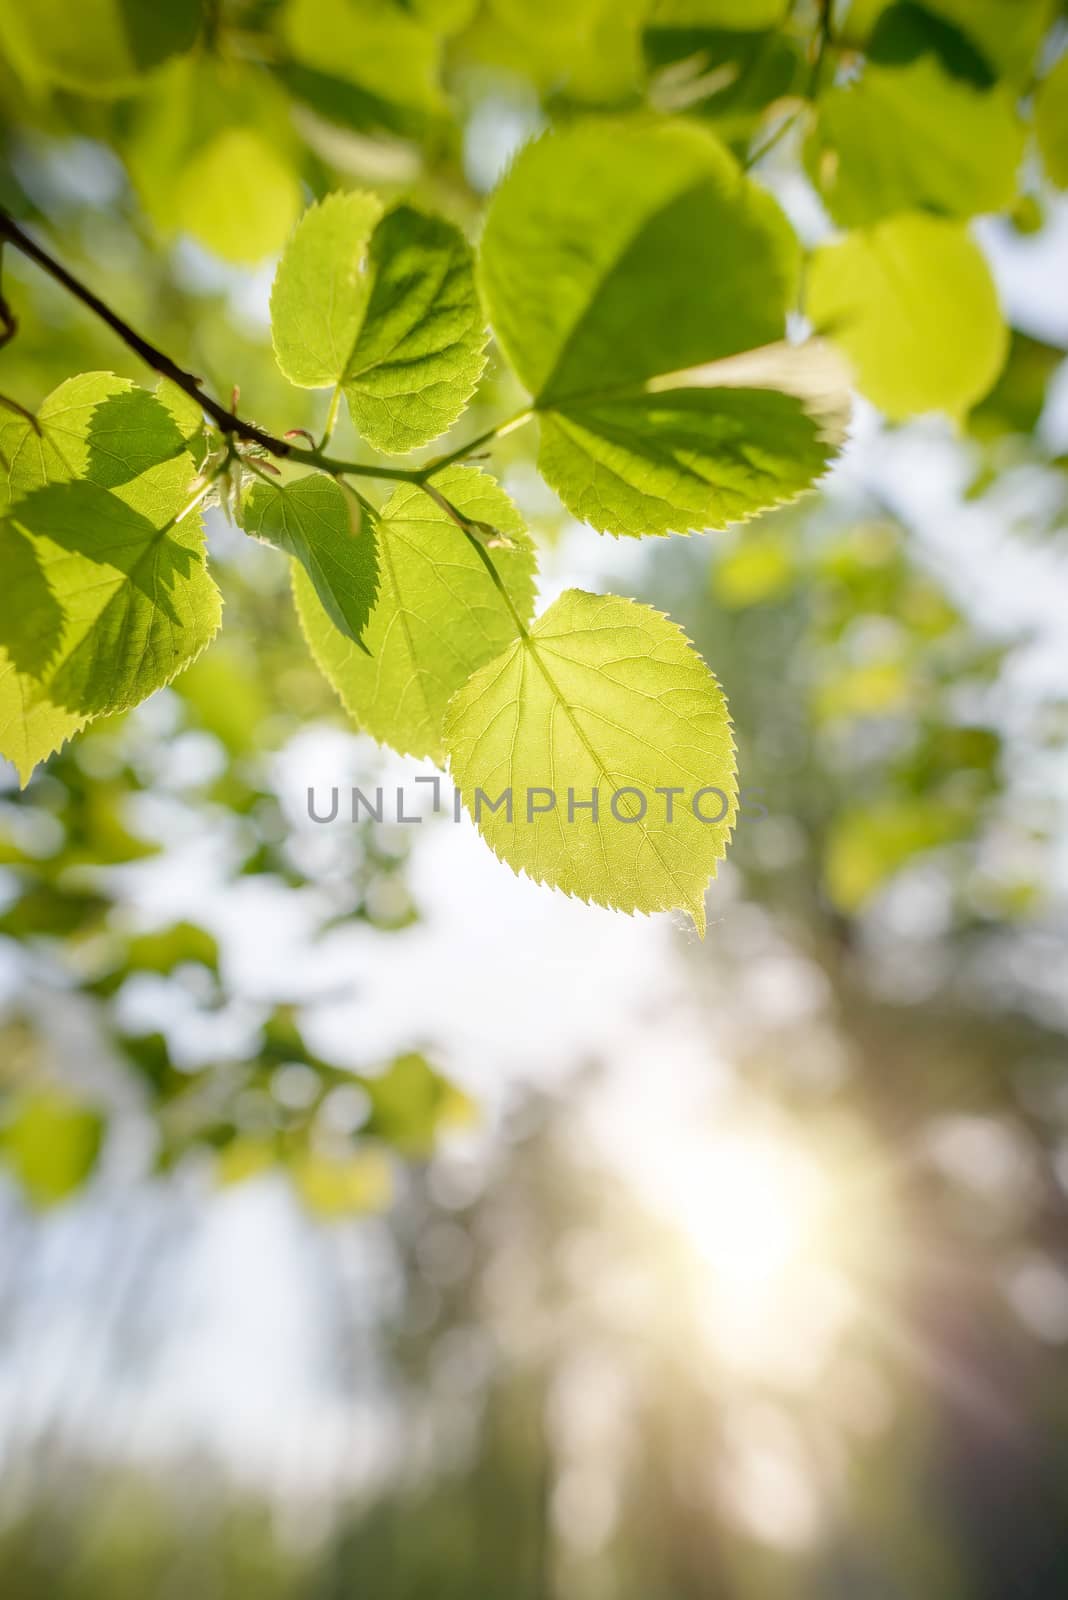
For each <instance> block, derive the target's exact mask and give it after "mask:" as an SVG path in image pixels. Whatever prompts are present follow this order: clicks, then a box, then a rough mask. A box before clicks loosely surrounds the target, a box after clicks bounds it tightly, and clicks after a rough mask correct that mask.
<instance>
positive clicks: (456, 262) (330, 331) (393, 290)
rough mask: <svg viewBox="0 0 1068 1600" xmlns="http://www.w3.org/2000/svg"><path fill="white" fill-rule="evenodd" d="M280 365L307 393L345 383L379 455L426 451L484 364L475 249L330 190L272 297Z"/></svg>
mask: <svg viewBox="0 0 1068 1600" xmlns="http://www.w3.org/2000/svg"><path fill="white" fill-rule="evenodd" d="M271 320H272V325H273V328H274V343H275V351H276V353H277V356H278V364H279V366H280V367H281V368H282V371H283V372H284V373H285V375H286V376H287V377H288V378H289V379H290V380H291V381H292V382H294V383H298V384H300V385H301V386H302V387H305V388H319V387H324V386H326V385H328V384H336V385H340V386H341V388H342V389H343V390H344V393H345V397H346V399H347V400H348V404H349V409H350V411H351V413H352V419H353V423H354V425H355V426H356V428H357V430H358V432H360V433H361V434H362V435H363V437H364V438H365V439H367V441H368V442H369V443H370V444H372V445H374V446H375V447H376V448H377V449H380V450H389V451H392V452H393V453H395V454H396V453H403V452H405V451H408V450H413V449H415V448H416V447H417V446H419V445H423V444H427V443H429V442H430V440H431V439H434V438H437V436H438V435H439V434H441V433H444V432H445V431H446V429H448V428H449V427H451V425H452V424H453V423H454V422H455V421H456V419H457V417H458V416H459V415H460V413H461V412H462V411H463V409H464V407H465V406H466V405H467V402H468V400H469V399H470V398H471V395H472V394H473V393H474V390H475V387H476V385H477V383H478V380H479V378H480V376H481V374H482V369H483V366H484V365H485V355H484V348H485V343H486V332H485V327H484V325H483V320H482V313H481V309H480V307H479V304H478V296H477V294H476V292H475V282H474V273H473V270H472V264H471V253H470V250H469V249H468V246H467V243H466V241H465V240H464V238H463V235H462V234H461V233H460V232H459V230H458V229H457V228H454V227H453V226H452V224H451V223H448V222H445V221H443V220H442V219H441V218H439V217H428V216H424V215H422V213H420V212H418V211H415V210H413V209H412V208H411V207H410V206H398V207H397V208H396V209H395V210H393V211H390V212H388V213H387V214H386V215H385V216H384V217H383V216H381V207H380V205H379V202H378V201H377V200H376V199H375V197H374V196H372V195H364V194H358V193H356V194H345V195H330V196H328V197H327V199H326V200H324V201H322V202H321V203H320V204H319V205H318V206H314V207H312V209H311V210H310V211H308V212H307V213H306V214H305V216H304V218H303V219H302V221H301V224H300V227H299V228H298V229H297V232H296V234H295V235H294V237H293V239H292V240H291V241H290V244H289V247H288V248H287V250H286V253H285V255H284V256H283V258H282V261H281V263H280V265H279V268H278V274H277V277H276V279H275V284H274V290H273V292H272V295H271Z"/></svg>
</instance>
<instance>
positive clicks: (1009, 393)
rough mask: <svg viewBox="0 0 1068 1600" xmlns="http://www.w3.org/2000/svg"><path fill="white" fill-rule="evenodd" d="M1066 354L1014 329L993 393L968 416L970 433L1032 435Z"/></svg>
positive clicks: (986, 436) (982, 436)
mask: <svg viewBox="0 0 1068 1600" xmlns="http://www.w3.org/2000/svg"><path fill="white" fill-rule="evenodd" d="M1066 353H1068V352H1065V351H1064V350H1062V349H1061V348H1060V346H1059V345H1053V344H1046V342H1045V341H1044V340H1042V339H1035V338H1032V336H1031V335H1030V334H1029V333H1021V332H1020V330H1019V328H1013V330H1012V334H1011V337H1010V341H1009V354H1008V359H1007V360H1006V362H1005V365H1004V367H1003V368H1002V370H1001V375H1000V377H999V378H998V381H997V383H995V385H994V387H993V388H992V389H991V391H990V393H989V394H988V395H986V396H985V398H984V399H982V400H980V402H979V404H978V405H977V406H975V407H974V408H973V409H972V411H970V412H969V414H968V432H969V433H971V434H973V435H974V437H975V438H977V439H997V438H1000V437H1001V436H1002V435H1003V434H1006V433H1022V434H1029V433H1032V432H1033V431H1034V429H1035V428H1036V427H1037V426H1038V420H1039V418H1040V417H1041V415H1042V411H1043V409H1044V407H1045V404H1046V391H1047V389H1048V387H1049V381H1050V379H1051V378H1052V377H1053V374H1054V373H1055V372H1056V371H1057V369H1058V367H1059V366H1060V365H1061V363H1062V362H1063V360H1064V358H1065V354H1066Z"/></svg>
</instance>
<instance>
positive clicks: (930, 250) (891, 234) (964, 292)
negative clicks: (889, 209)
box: [807, 213, 1008, 421]
mask: <svg viewBox="0 0 1068 1600" xmlns="http://www.w3.org/2000/svg"><path fill="white" fill-rule="evenodd" d="M807 309H808V313H809V316H810V317H811V318H812V321H813V323H814V324H815V326H816V328H817V329H818V330H819V331H821V332H823V333H825V334H826V335H827V336H828V337H829V338H831V339H833V340H834V341H835V342H836V343H837V344H839V345H840V346H841V348H842V349H843V350H844V351H845V353H846V355H847V356H848V357H849V358H850V360H851V361H852V363H853V366H854V369H855V373H856V382H857V387H858V388H859V389H860V390H861V392H862V393H863V394H865V395H867V396H868V398H869V399H870V400H872V401H874V403H875V404H876V405H877V406H879V407H880V408H881V410H883V411H884V412H885V413H886V415H887V416H888V417H889V418H891V419H892V420H894V421H898V420H900V419H901V418H903V417H907V416H912V415H914V414H916V413H918V412H922V411H935V410H942V411H947V412H948V413H949V414H950V415H951V416H955V417H956V416H961V415H962V414H963V413H964V412H966V411H967V410H968V409H969V408H970V407H971V406H972V405H974V404H975V402H976V401H977V400H979V399H980V398H981V397H982V396H983V395H984V394H986V392H987V391H988V389H989V388H990V387H991V385H992V384H993V382H994V379H995V378H996V377H997V375H998V372H999V371H1000V369H1001V366H1002V363H1003V362H1004V360H1005V355H1006V351H1007V347H1008V334H1007V330H1006V328H1005V324H1004V322H1003V321H1002V317H1001V311H1000V308H999V306H998V297H997V290H996V288H995V286H994V280H993V278H992V277H991V274H990V269H989V267H988V266H987V264H986V261H985V260H984V258H983V255H982V252H981V251H980V249H979V247H978V245H976V244H975V242H974V241H973V240H972V239H971V238H970V237H969V235H968V234H967V232H966V231H965V230H964V228H962V227H961V226H960V225H959V224H957V223H954V222H950V221H947V220H944V219H943V218H940V217H930V216H925V215H923V214H921V213H903V214H902V215H900V216H896V217H890V218H888V219H887V220H886V221H885V222H880V223H877V224H876V226H875V227H873V228H869V229H864V230H861V231H859V232H857V233H851V234H850V235H849V236H848V237H847V238H845V239H842V240H840V241H839V242H837V243H835V244H830V245H825V246H822V247H821V248H820V249H818V250H817V251H816V252H815V255H814V256H813V258H812V263H811V266H810V269H809V278H808V305H807Z"/></svg>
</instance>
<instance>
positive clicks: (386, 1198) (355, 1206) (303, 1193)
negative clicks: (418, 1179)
mask: <svg viewBox="0 0 1068 1600" xmlns="http://www.w3.org/2000/svg"><path fill="white" fill-rule="evenodd" d="M289 1175H290V1178H291V1179H292V1182H293V1187H294V1188H295V1189H296V1191H297V1194H298V1195H299V1196H300V1198H301V1200H302V1201H303V1203H304V1204H305V1205H306V1206H307V1208H308V1210H309V1211H310V1212H311V1213H312V1215H313V1216H316V1217H319V1218H321V1219H322V1220H323V1221H327V1222H329V1221H338V1220H341V1219H343V1218H345V1217H352V1216H362V1215H365V1214H366V1213H368V1212H375V1211H384V1210H385V1209H386V1207H387V1206H388V1205H389V1203H390V1201H391V1200H392V1199H393V1188H394V1178H393V1163H392V1161H391V1160H390V1158H389V1156H388V1154H387V1153H386V1152H385V1151H384V1150H375V1149H366V1150H354V1151H352V1152H346V1153H345V1154H343V1155H326V1154H320V1153H319V1152H317V1151H314V1150H303V1151H301V1152H300V1153H299V1154H297V1155H295V1156H294V1157H293V1158H292V1159H291V1160H290V1162H289Z"/></svg>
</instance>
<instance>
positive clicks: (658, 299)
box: [480, 121, 835, 534]
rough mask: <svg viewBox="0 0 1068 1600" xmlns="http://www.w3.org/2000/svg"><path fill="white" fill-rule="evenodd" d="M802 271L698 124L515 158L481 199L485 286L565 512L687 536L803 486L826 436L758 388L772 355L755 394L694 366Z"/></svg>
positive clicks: (795, 403) (718, 354) (772, 211)
mask: <svg viewBox="0 0 1068 1600" xmlns="http://www.w3.org/2000/svg"><path fill="white" fill-rule="evenodd" d="M797 266H798V255H797V244H796V240H795V239H794V236H793V234H792V232H791V230H790V228H789V225H788V223H787V222H786V219H785V217H784V216H783V214H782V212H781V211H780V210H779V208H778V206H777V205H776V203H775V202H774V201H773V200H772V199H771V197H770V196H769V195H768V194H766V193H765V192H764V191H763V190H761V189H759V188H757V186H756V185H755V184H753V183H751V182H750V181H749V180H748V179H747V178H745V176H744V175H743V174H742V172H741V171H740V169H739V168H738V166H737V164H736V162H735V161H734V159H733V157H731V155H730V154H729V153H728V152H727V150H726V149H725V148H724V147H723V146H722V145H721V144H719V142H718V141H717V140H716V139H714V138H713V137H712V136H711V135H710V134H709V133H707V132H706V131H705V130H704V129H703V128H699V127H696V126H694V125H692V124H683V123H660V124H649V123H646V122H623V121H620V122H616V123H604V124H599V125H597V126H592V125H588V124H587V125H580V126H578V127H575V128H572V129H570V130H568V131H567V132H565V133H561V134H550V135H547V136H546V137H544V138H542V139H539V140H537V141H536V142H535V143H533V144H531V145H529V146H528V147H527V148H526V149H525V150H524V151H523V152H522V154H521V155H520V156H519V157H518V159H517V161H516V162H515V165H514V166H513V168H512V169H511V171H510V173H509V174H508V176H507V178H506V179H505V180H504V182H503V183H502V185H501V187H500V188H499V190H498V191H497V193H496V195H495V196H494V199H493V201H492V203H491V205H490V210H489V215H488V217H487V222H486V229H485V233H484V235H483V240H482V249H481V253H480V269H481V276H482V286H483V291H484V297H485V300H486V304H487V307H488V310H489V313H490V320H491V322H492V323H493V326H494V330H495V332H496V334H497V337H498V340H499V341H500V343H501V345H502V347H503V349H504V351H505V353H506V354H507V356H508V358H509V360H510V361H511V363H512V365H513V366H514V367H515V370H516V372H517V373H518V375H519V377H520V378H521V379H522V381H523V382H524V383H525V384H526V386H527V388H528V389H530V391H531V393H532V395H533V396H534V406H535V409H536V410H537V412H538V414H539V416H540V418H541V420H542V448H541V455H540V458H539V464H540V466H541V468H542V471H543V472H544V474H545V476H546V478H547V479H548V481H549V482H550V483H551V484H552V486H553V488H554V489H556V491H557V492H558V493H559V495H560V496H561V498H562V499H563V501H564V503H565V505H566V506H567V507H568V509H569V510H570V511H572V512H574V514H575V515H576V516H580V517H583V518H586V519H588V520H589V521H591V522H592V523H593V524H594V526H595V527H597V528H600V529H601V530H602V531H606V532H613V533H631V534H640V533H667V532H672V531H678V532H685V531H688V530H689V529H692V528H703V527H712V526H718V525H722V523H723V522H725V521H727V520H731V519H732V518H735V517H744V516H747V515H750V514H752V513H753V512H755V511H758V510H760V509H762V508H763V507H765V506H767V505H771V504H774V503H775V502H776V501H778V500H781V499H785V498H790V497H792V496H793V495H796V494H797V493H799V492H800V491H801V490H802V489H803V488H805V487H806V486H807V485H808V484H809V483H811V482H812V480H813V479H814V478H815V477H816V476H817V475H818V474H819V472H820V471H821V470H822V468H823V467H824V465H825V464H826V462H827V460H828V459H829V457H830V455H831V453H832V450H833V446H834V442H835V440H834V438H833V436H832V432H833V430H829V429H826V428H825V426H824V423H825V420H826V419H825V415H824V414H823V413H816V414H810V412H809V410H808V408H807V405H806V400H805V399H804V398H800V397H799V395H798V393H797V392H794V393H793V395H792V397H790V398H788V397H787V396H786V395H784V394H783V393H781V392H778V393H776V392H772V393H770V394H769V393H766V392H764V391H765V390H771V391H775V390H776V388H777V378H776V373H775V371H774V364H773V363H772V364H771V365H768V364H761V365H760V366H759V368H758V369H754V376H753V380H752V388H753V390H755V391H760V392H759V393H754V392H749V393H747V392H745V391H744V389H743V387H742V386H741V381H740V380H738V379H736V378H735V377H734V376H732V375H727V376H726V377H725V378H724V383H725V384H726V385H729V386H730V390H731V392H730V393H726V392H724V391H723V390H718V389H717V388H715V384H716V376H715V374H714V373H711V372H709V373H707V374H706V375H705V376H704V377H702V378H701V379H700V380H696V379H695V378H694V377H693V374H694V372H695V371H697V370H699V369H700V370H702V371H703V370H704V369H706V368H708V367H709V364H710V363H713V362H716V361H717V360H721V359H722V358H724V357H727V356H734V355H736V354H738V353H739V352H742V351H749V350H752V349H753V348H754V347H756V346H766V345H772V344H773V343H774V342H775V341H777V340H781V338H782V335H783V332H784V328H785V317H786V311H787V308H788V306H789V305H790V304H791V302H792V299H793V296H794V292H795V284H796V276H797ZM672 378H677V380H678V381H677V382H675V383H672V382H671V381H670V380H671V379H672ZM796 387H797V386H796V385H795V391H796ZM653 391H655V399H654V398H651V395H652V392H653ZM784 439H785V440H786V441H788V442H787V443H785V444H784V443H783V440H784Z"/></svg>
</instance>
